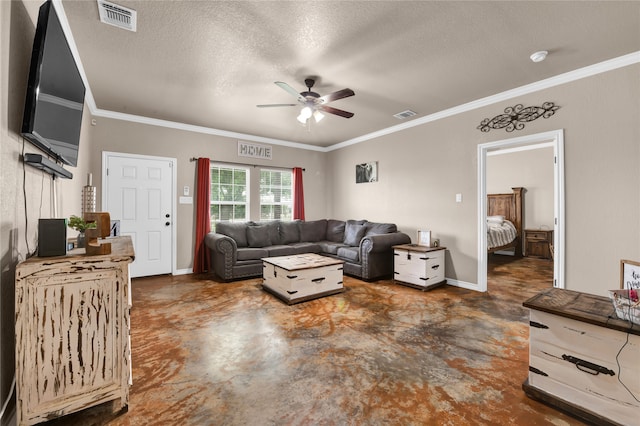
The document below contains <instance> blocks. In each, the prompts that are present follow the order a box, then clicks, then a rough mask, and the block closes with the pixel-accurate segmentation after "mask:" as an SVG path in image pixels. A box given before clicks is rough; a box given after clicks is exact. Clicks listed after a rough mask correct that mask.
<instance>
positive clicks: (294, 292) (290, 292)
mask: <svg viewBox="0 0 640 426" xmlns="http://www.w3.org/2000/svg"><path fill="white" fill-rule="evenodd" d="M297 292H298V290H293V291H289V290H287V293H289V294H296V293H297Z"/></svg>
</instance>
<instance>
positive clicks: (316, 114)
mask: <svg viewBox="0 0 640 426" xmlns="http://www.w3.org/2000/svg"><path fill="white" fill-rule="evenodd" d="M313 118H315V119H316V123H319V122H320V120H322V119H323V118H324V114H323V113H321V112H320V111H315V112H314V113H313Z"/></svg>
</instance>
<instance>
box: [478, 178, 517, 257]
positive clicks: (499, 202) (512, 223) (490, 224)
mask: <svg viewBox="0 0 640 426" xmlns="http://www.w3.org/2000/svg"><path fill="white" fill-rule="evenodd" d="M511 190H512V191H513V192H512V193H510V194H487V250H488V252H489V253H493V252H496V251H502V250H509V249H514V251H515V253H514V254H515V256H516V257H522V241H523V237H524V229H523V228H524V221H523V212H524V188H522V187H518V188H511Z"/></svg>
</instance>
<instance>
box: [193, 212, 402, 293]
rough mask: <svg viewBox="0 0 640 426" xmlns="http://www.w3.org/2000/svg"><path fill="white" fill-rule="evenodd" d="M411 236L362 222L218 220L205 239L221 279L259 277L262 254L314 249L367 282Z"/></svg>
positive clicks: (388, 271) (385, 272)
mask: <svg viewBox="0 0 640 426" xmlns="http://www.w3.org/2000/svg"><path fill="white" fill-rule="evenodd" d="M410 242H411V238H410V237H409V236H408V235H407V234H404V233H402V232H398V229H397V227H396V225H395V224H392V223H374V222H368V221H366V220H348V221H341V220H333V219H321V220H314V221H297V220H296V221H291V222H284V221H270V222H242V223H230V222H221V223H218V224H217V225H216V232H211V233H209V234H208V235H207V236H206V237H205V244H206V245H207V247H209V252H210V256H211V262H210V272H213V273H215V274H216V275H217V276H218V277H220V278H221V279H222V280H224V281H231V280H237V279H242V278H249V277H259V276H262V260H261V259H262V258H264V257H274V256H290V255H293V254H301V253H318V254H321V255H325V256H331V257H334V258H337V259H341V260H344V273H345V274H348V275H352V276H355V277H358V278H361V279H363V280H367V281H373V280H376V279H380V278H383V277H387V276H392V275H393V249H392V248H391V247H392V246H394V245H397V244H407V243H410Z"/></svg>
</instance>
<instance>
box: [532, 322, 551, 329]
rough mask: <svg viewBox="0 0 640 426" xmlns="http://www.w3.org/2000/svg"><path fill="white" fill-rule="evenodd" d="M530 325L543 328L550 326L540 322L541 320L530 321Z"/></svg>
mask: <svg viewBox="0 0 640 426" xmlns="http://www.w3.org/2000/svg"><path fill="white" fill-rule="evenodd" d="M529 326H531V327H534V328H543V329H547V328H549V326H547V325H544V324H540V323H539V322H535V321H529Z"/></svg>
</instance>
